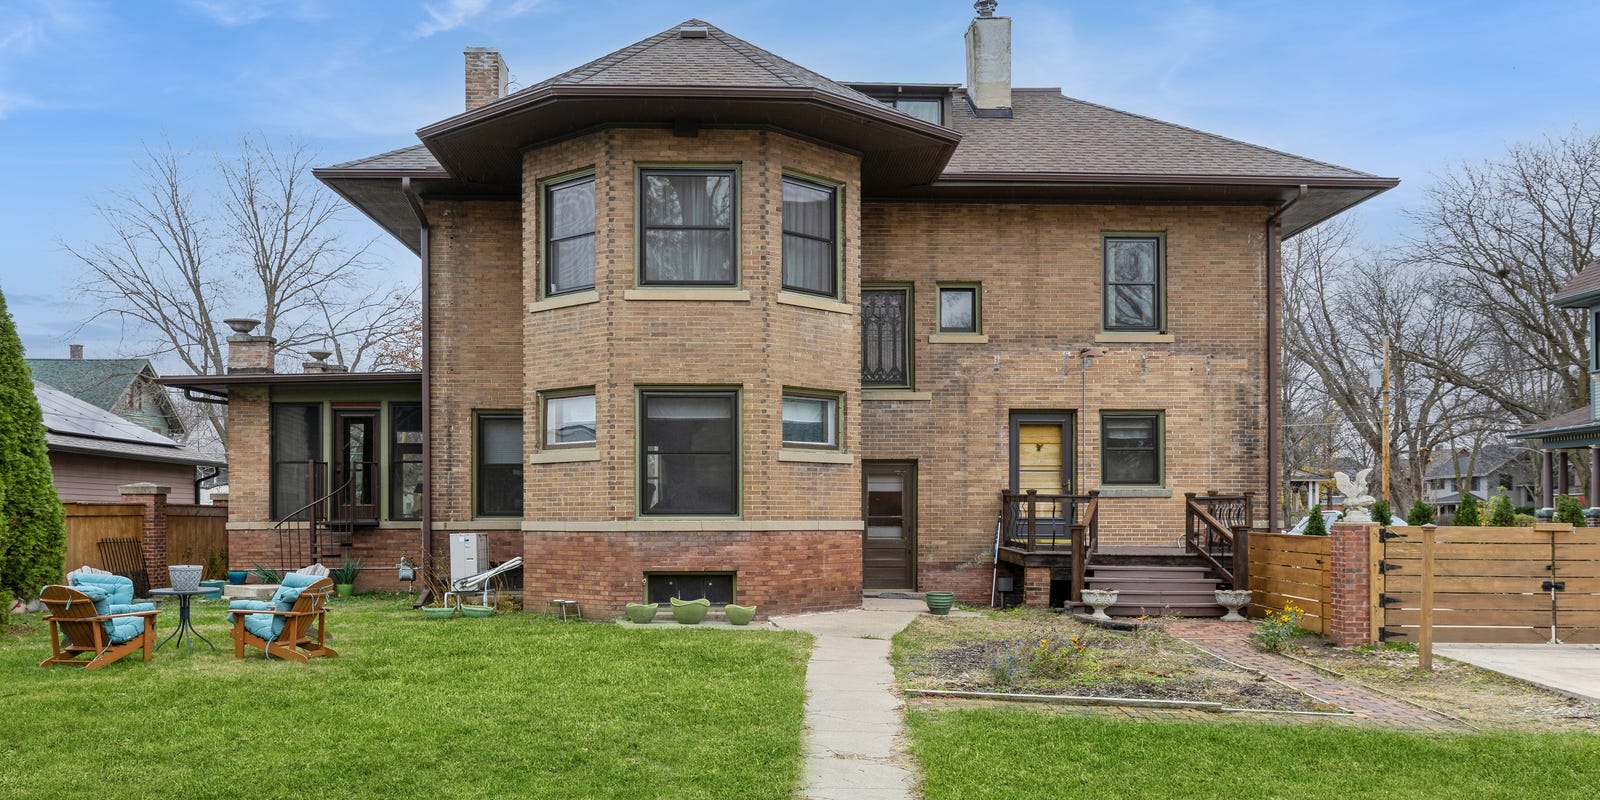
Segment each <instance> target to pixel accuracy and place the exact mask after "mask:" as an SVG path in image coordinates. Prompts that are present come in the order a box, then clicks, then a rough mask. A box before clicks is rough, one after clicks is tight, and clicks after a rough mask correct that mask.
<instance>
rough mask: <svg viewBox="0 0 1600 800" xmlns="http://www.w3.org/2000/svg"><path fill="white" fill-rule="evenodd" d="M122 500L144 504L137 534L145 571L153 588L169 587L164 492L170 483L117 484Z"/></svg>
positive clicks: (165, 492) (165, 494) (169, 489)
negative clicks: (162, 484) (140, 532)
mask: <svg viewBox="0 0 1600 800" xmlns="http://www.w3.org/2000/svg"><path fill="white" fill-rule="evenodd" d="M117 491H118V492H119V493H121V494H122V499H123V501H124V502H128V503H139V504H141V505H143V506H144V531H143V535H142V536H141V537H140V539H141V540H142V547H141V548H140V549H141V551H142V554H143V556H144V574H145V577H146V578H147V579H149V581H150V586H151V587H153V588H158V589H159V588H161V587H163V586H171V585H172V581H171V580H170V579H168V578H167V495H168V494H171V493H172V487H170V486H157V485H155V484H153V483H130V484H128V485H126V486H118V487H117Z"/></svg>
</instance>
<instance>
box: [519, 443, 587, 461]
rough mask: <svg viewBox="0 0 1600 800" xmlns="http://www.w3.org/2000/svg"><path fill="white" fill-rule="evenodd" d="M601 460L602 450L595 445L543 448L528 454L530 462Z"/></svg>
mask: <svg viewBox="0 0 1600 800" xmlns="http://www.w3.org/2000/svg"><path fill="white" fill-rule="evenodd" d="M599 460H600V450H599V449H598V448H594V447H573V448H566V449H557V450H541V451H539V452H537V453H532V454H529V456H528V463H529V464H571V463H574V462H578V461H599Z"/></svg>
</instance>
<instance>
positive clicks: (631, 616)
mask: <svg viewBox="0 0 1600 800" xmlns="http://www.w3.org/2000/svg"><path fill="white" fill-rule="evenodd" d="M660 610H661V604H659V603H629V604H628V621H629V622H633V623H637V624H639V625H649V624H650V623H652V622H655V621H656V612H657V611H660Z"/></svg>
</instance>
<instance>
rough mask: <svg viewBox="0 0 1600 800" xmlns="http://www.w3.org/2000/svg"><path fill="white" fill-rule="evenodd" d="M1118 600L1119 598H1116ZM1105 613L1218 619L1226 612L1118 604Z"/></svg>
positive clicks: (1200, 607) (1205, 607) (1202, 607)
mask: <svg viewBox="0 0 1600 800" xmlns="http://www.w3.org/2000/svg"><path fill="white" fill-rule="evenodd" d="M1118 599H1119V600H1120V599H1121V598H1118ZM1106 613H1107V614H1110V615H1111V616H1113V617H1220V616H1222V615H1224V614H1226V613H1228V612H1227V610H1226V609H1224V608H1223V607H1222V606H1219V605H1216V604H1215V603H1212V604H1211V605H1192V606H1186V605H1178V604H1154V603H1152V604H1147V605H1129V604H1124V603H1118V604H1117V605H1114V606H1112V607H1110V608H1108V609H1106Z"/></svg>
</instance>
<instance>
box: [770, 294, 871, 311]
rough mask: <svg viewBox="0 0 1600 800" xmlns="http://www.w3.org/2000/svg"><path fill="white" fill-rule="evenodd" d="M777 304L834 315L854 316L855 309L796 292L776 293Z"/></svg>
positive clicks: (826, 298)
mask: <svg viewBox="0 0 1600 800" xmlns="http://www.w3.org/2000/svg"><path fill="white" fill-rule="evenodd" d="M778 302H779V303H782V304H784V305H786V306H800V307H801V308H814V309H817V310H818V311H832V312H833V313H835V314H854V313H856V307H855V306H852V305H850V304H849V303H841V302H839V301H838V300H834V299H832V298H829V297H818V296H816V295H811V294H800V293H798V292H781V291H780V292H778Z"/></svg>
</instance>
